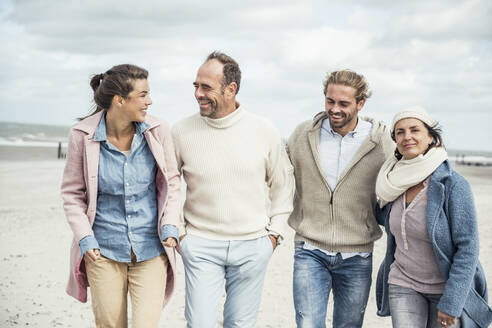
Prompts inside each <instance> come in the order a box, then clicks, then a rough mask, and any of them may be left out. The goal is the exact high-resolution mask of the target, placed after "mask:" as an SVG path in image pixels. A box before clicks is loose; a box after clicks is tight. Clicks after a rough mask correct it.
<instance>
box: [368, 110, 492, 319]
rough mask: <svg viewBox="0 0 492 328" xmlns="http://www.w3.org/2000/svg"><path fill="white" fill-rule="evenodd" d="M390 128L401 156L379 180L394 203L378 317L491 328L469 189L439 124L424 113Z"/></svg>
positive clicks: (387, 212)
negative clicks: (450, 156)
mask: <svg viewBox="0 0 492 328" xmlns="http://www.w3.org/2000/svg"><path fill="white" fill-rule="evenodd" d="M391 130H392V131H391V134H392V137H393V140H394V141H395V142H396V150H395V157H394V158H389V159H388V160H386V162H385V163H384V164H383V166H382V167H381V170H380V172H379V175H378V178H377V181H376V195H377V196H378V198H379V201H380V202H381V203H382V204H387V205H386V206H385V207H384V208H383V209H382V210H380V211H379V213H378V215H377V219H378V221H379V224H382V225H384V226H385V230H386V233H387V235H388V236H387V249H386V256H385V259H384V262H383V263H382V264H381V267H380V268H379V272H378V278H377V285H376V299H377V306H378V315H381V316H387V315H391V319H392V322H393V327H429V328H431V327H432V328H437V327H443V328H450V327H464V328H467V327H488V326H489V325H490V323H491V322H492V310H491V308H490V307H489V306H488V304H487V285H486V282H485V275H484V273H483V270H482V267H481V265H480V263H479V262H478V228H477V217H476V211H475V205H474V201H473V195H472V192H471V190H470V186H469V185H468V182H467V181H466V180H465V179H464V178H463V177H462V176H461V175H459V174H458V173H457V172H456V171H454V170H453V169H452V168H451V166H450V164H449V161H448V155H447V153H446V150H445V149H444V146H443V144H442V138H441V135H440V130H439V128H438V127H437V122H436V121H435V120H434V119H432V118H431V117H430V116H429V114H428V113H427V112H426V111H425V110H424V109H422V108H420V107H417V108H410V109H407V110H403V111H401V112H399V113H397V114H396V115H395V117H394V119H393V124H392V129H391ZM377 212H378V211H377Z"/></svg>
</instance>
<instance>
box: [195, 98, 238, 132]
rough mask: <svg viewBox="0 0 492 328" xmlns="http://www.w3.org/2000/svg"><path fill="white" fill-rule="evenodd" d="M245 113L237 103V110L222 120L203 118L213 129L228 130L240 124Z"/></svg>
mask: <svg viewBox="0 0 492 328" xmlns="http://www.w3.org/2000/svg"><path fill="white" fill-rule="evenodd" d="M243 114H244V111H243V110H242V108H240V107H239V103H236V109H235V110H234V111H233V112H232V113H230V114H228V115H226V116H224V117H221V118H209V117H205V116H202V117H201V118H202V119H203V120H204V121H205V122H206V123H207V124H208V125H210V126H211V127H213V128H216V129H225V128H228V127H230V126H232V125H234V124H235V123H236V122H238V121H239V120H240V119H241V117H242V116H243Z"/></svg>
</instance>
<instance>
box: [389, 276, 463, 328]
mask: <svg viewBox="0 0 492 328" xmlns="http://www.w3.org/2000/svg"><path fill="white" fill-rule="evenodd" d="M388 296H389V307H390V312H391V321H392V323H393V327H398V328H423V327H426V328H441V325H440V323H439V322H437V304H438V303H439V299H441V296H442V295H441V294H423V293H419V292H417V291H415V290H413V289H411V288H407V287H402V286H397V285H392V284H390V285H389V294H388ZM459 327H461V324H460V319H459V318H457V319H456V324H454V325H452V326H447V328H459Z"/></svg>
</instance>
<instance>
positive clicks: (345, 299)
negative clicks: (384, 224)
mask: <svg viewBox="0 0 492 328" xmlns="http://www.w3.org/2000/svg"><path fill="white" fill-rule="evenodd" d="M371 273H372V254H371V255H370V256H369V257H367V258H363V257H361V256H353V257H350V258H347V259H345V260H343V259H342V256H341V255H340V253H338V254H337V255H336V256H329V255H326V254H324V253H323V252H321V251H319V250H306V249H304V248H303V242H296V247H295V255H294V306H295V309H296V323H297V327H302V328H324V327H326V325H325V321H326V309H327V306H328V296H329V294H330V291H331V289H332V288H333V301H334V309H333V327H337V328H339V327H362V321H363V319H364V312H365V310H366V305H367V300H368V298H369V289H370V288H371Z"/></svg>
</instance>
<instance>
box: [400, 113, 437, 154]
mask: <svg viewBox="0 0 492 328" xmlns="http://www.w3.org/2000/svg"><path fill="white" fill-rule="evenodd" d="M395 140H396V148H397V149H398V151H399V152H400V154H402V155H403V158H404V159H413V158H415V157H417V156H418V155H421V154H424V153H425V152H426V151H427V149H428V148H429V145H430V144H431V143H432V140H433V139H432V136H431V135H430V134H429V131H428V130H427V128H426V126H425V125H424V123H423V122H422V121H421V120H418V119H416V118H404V119H402V120H400V121H398V122H396V124H395Z"/></svg>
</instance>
